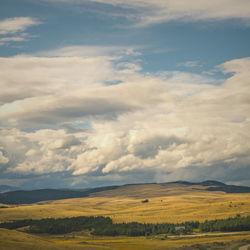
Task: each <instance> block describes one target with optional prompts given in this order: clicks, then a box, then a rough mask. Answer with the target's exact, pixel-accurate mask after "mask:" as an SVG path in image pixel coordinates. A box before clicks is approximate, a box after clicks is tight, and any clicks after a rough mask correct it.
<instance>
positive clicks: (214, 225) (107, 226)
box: [0, 216, 250, 236]
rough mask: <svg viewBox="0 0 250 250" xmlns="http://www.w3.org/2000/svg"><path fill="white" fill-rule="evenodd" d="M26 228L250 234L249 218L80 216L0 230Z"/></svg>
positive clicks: (6, 225)
mask: <svg viewBox="0 0 250 250" xmlns="http://www.w3.org/2000/svg"><path fill="white" fill-rule="evenodd" d="M26 226H29V227H28V229H27V231H28V232H30V233H48V234H65V233H70V232H77V231H82V230H91V233H92V234H93V235H103V236H117V235H127V236H147V235H156V234H179V233H182V234H186V233H191V232H193V230H194V229H197V228H199V229H200V231H201V232H212V231H226V232H229V231H245V230H246V231H247V230H250V216H248V217H240V216H236V217H234V218H228V219H221V220H212V221H205V222H203V223H200V222H197V221H193V222H185V223H181V224H173V223H160V224H153V223H138V222H131V223H120V224H113V222H112V220H111V219H110V218H108V217H103V216H80V217H73V218H60V219H52V218H48V219H41V220H19V221H13V222H6V223H1V224H0V227H2V228H7V229H16V228H20V227H26Z"/></svg>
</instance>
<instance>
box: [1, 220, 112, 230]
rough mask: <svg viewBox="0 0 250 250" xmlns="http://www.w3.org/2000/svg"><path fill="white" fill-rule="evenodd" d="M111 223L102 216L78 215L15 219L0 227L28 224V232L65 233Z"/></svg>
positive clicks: (8, 227)
mask: <svg viewBox="0 0 250 250" xmlns="http://www.w3.org/2000/svg"><path fill="white" fill-rule="evenodd" d="M105 225H112V220H111V219H110V218H108V217H103V216H79V217H72V218H59V219H54V218H48V219H41V220H17V221H13V222H6V223H1V224H0V228H7V229H17V228H20V227H26V226H29V227H28V229H27V232H29V233H48V234H65V233H71V232H77V231H82V230H92V229H95V228H98V227H104V226H105Z"/></svg>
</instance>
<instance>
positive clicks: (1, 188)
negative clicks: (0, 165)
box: [0, 185, 18, 193]
mask: <svg viewBox="0 0 250 250" xmlns="http://www.w3.org/2000/svg"><path fill="white" fill-rule="evenodd" d="M17 189H18V188H17V187H12V186H8V185H0V193H3V192H9V191H14V190H17Z"/></svg>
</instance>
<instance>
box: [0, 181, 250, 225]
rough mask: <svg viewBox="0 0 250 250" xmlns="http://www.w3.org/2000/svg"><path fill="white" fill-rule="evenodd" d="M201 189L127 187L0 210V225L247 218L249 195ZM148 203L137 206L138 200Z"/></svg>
mask: <svg viewBox="0 0 250 250" xmlns="http://www.w3.org/2000/svg"><path fill="white" fill-rule="evenodd" d="M204 189H205V187H199V186H183V185H171V186H164V185H159V184H148V185H140V186H135V185H130V186H124V187H121V188H119V189H116V190H110V191H104V192H99V193H96V194H93V195H92V196H91V197H86V198H76V199H65V200H59V201H50V202H43V203H40V204H34V205H21V206H11V207H10V208H2V209H0V221H9V220H17V219H27V218H32V219H40V218H48V217H55V218H59V217H73V216H82V215H86V216H89V215H103V216H109V217H111V218H112V219H113V220H114V222H117V223H119V222H130V221H138V222H152V223H156V222H157V223H161V222H183V221H192V220H199V221H204V220H211V219H215V218H227V217H230V216H235V215H236V214H241V215H250V194H226V193H224V192H209V191H206V190H204ZM146 198H147V199H149V202H148V203H141V200H142V199H146Z"/></svg>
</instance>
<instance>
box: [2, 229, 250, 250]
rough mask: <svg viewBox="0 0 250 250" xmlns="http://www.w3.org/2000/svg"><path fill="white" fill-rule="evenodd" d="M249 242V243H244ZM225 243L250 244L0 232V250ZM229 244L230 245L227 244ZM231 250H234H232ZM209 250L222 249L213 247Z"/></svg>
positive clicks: (220, 237) (159, 248)
mask: <svg viewBox="0 0 250 250" xmlns="http://www.w3.org/2000/svg"><path fill="white" fill-rule="evenodd" d="M246 240H248V242H246ZM214 242H228V244H230V248H228V249H238V247H239V246H241V245H246V244H249V242H250V233H249V232H238V233H224V234H222V233H221V234H206V235H197V236H192V238H190V237H188V236H168V237H167V238H166V239H164V240H162V238H161V237H159V236H155V237H154V236H152V237H97V236H88V235H85V234H84V233H82V235H81V233H77V234H76V235H74V234H68V235H63V236H49V235H43V236H36V235H35V236H34V235H30V234H26V233H23V232H18V231H15V230H7V229H0V249H1V250H10V249H11V250H33V249H39V250H50V249H51V250H52V249H53V250H59V249H62V250H78V249H79V250H80V249H85V250H101V249H103V250H151V249H155V250H163V249H168V248H175V247H182V246H192V245H194V244H205V243H206V244H207V243H210V244H214ZM229 242H230V243H229ZM232 247H234V248H232ZM211 249H225V248H224V247H222V248H215V247H212V248H211Z"/></svg>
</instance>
